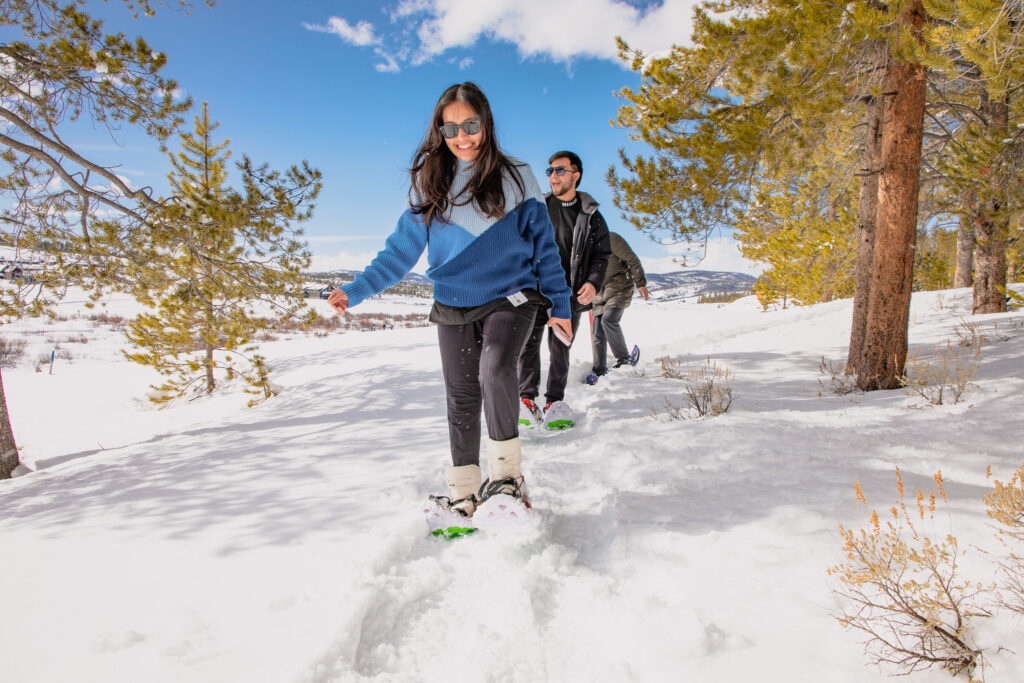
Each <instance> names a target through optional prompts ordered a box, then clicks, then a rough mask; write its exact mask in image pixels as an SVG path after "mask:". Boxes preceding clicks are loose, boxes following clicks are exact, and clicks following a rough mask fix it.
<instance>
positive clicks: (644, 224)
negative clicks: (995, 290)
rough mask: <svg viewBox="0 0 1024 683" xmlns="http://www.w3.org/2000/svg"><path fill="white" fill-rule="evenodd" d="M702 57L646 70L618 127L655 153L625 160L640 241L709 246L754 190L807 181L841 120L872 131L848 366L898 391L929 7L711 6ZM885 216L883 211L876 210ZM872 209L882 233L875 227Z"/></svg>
mask: <svg viewBox="0 0 1024 683" xmlns="http://www.w3.org/2000/svg"><path fill="white" fill-rule="evenodd" d="M704 7H705V8H710V9H712V10H714V11H719V12H729V13H731V16H730V18H729V19H727V20H725V21H718V20H714V19H712V18H711V17H710V15H709V14H708V13H707V12H706V11H705V10H704V9H698V10H697V13H696V18H695V21H694V26H695V30H694V35H693V43H694V47H692V48H675V49H674V50H673V51H672V53H671V54H670V55H669V56H668V57H667V58H662V59H653V60H645V59H644V58H643V56H642V55H639V54H636V53H630V52H629V51H628V49H627V48H626V47H625V46H623V47H622V49H621V50H620V52H622V53H623V56H624V57H630V56H631V57H632V65H633V68H634V69H635V70H637V71H641V72H642V75H643V81H642V85H641V89H640V90H639V91H637V92H633V91H632V90H629V89H624V90H623V91H621V93H620V94H621V96H622V97H623V98H624V99H626V100H627V102H629V104H628V105H626V106H624V107H623V108H621V109H620V115H619V120H618V123H619V125H622V126H626V127H629V128H631V129H632V131H633V133H632V136H633V137H634V139H636V140H642V141H644V142H647V143H648V144H650V145H651V146H652V148H653V149H654V150H655V155H654V158H653V159H645V158H643V157H642V156H638V157H636V158H633V159H629V158H627V157H626V156H625V155H624V154H623V155H621V156H622V165H623V167H624V168H625V170H626V172H627V173H628V174H629V177H626V178H619V177H618V175H617V173H616V172H615V171H614V169H613V170H611V171H610V172H609V182H610V184H611V185H612V187H613V189H615V190H616V205H617V206H619V207H620V208H622V209H624V210H625V211H626V212H627V213H630V214H632V215H631V218H632V219H633V221H634V225H636V226H637V227H638V228H640V229H645V230H666V231H668V232H669V233H670V234H671V235H673V236H674V237H676V238H677V239H684V240H692V239H694V238H695V237H696V238H697V239H698V240H699V239H701V238H703V237H704V236H706V235H707V233H708V232H709V231H710V230H713V229H715V228H717V227H723V226H724V227H729V226H734V225H736V223H737V216H738V215H740V214H742V213H743V212H744V211H746V210H747V207H748V206H749V204H750V201H751V199H752V197H753V196H754V193H753V190H754V188H756V187H757V185H758V184H760V183H762V182H764V181H765V179H766V178H771V177H773V175H774V174H776V173H777V171H778V169H780V168H782V167H785V166H790V167H793V168H800V166H801V165H802V164H806V163H807V157H808V156H809V154H810V152H811V151H812V150H813V149H814V148H815V147H816V146H817V145H820V144H822V142H823V140H824V139H825V138H824V131H827V130H828V128H829V124H830V123H832V122H834V121H835V120H836V118H837V117H843V118H849V117H850V116H852V115H855V114H856V113H857V112H858V111H863V112H864V113H863V114H862V117H863V118H864V120H865V122H866V123H868V125H867V126H865V144H864V150H865V153H864V159H865V162H866V163H865V168H863V169H862V170H861V172H860V173H861V178H862V188H861V192H860V195H861V202H860V209H859V210H860V213H861V219H860V220H859V221H858V223H859V224H860V226H861V227H862V228H865V229H870V228H871V226H872V225H874V226H875V227H874V233H873V234H868V235H866V236H865V235H863V234H862V235H861V237H860V242H859V246H860V249H859V251H862V252H866V255H867V256H868V258H865V259H860V260H859V261H858V267H857V268H858V270H857V290H856V293H855V313H859V315H855V319H854V325H853V333H852V335H851V347H850V359H849V362H848V366H849V367H851V368H854V367H855V368H856V369H857V373H858V381H859V382H860V384H861V386H862V388H864V389H883V388H893V387H895V386H896V381H897V380H896V378H897V374H898V371H899V370H898V369H897V368H896V366H899V367H900V368H901V367H902V366H901V364H902V362H903V360H904V359H905V357H906V337H907V329H906V328H907V325H908V323H909V302H910V298H909V297H910V291H911V277H912V270H911V269H912V265H913V250H914V237H915V235H916V229H917V192H918V187H919V174H918V170H919V168H920V155H921V143H922V139H923V116H924V108H923V107H924V87H925V81H924V73H925V69H924V67H923V66H922V65H921V63H920V59H919V58H918V57H917V54H916V52H917V50H918V46H919V45H920V43H921V31H922V29H923V26H924V23H925V19H926V15H925V13H924V10H923V8H922V5H921V3H920V2H919V1H917V2H906V1H904V2H894V3H888V4H886V3H857V4H853V5H833V4H830V3H799V2H791V1H789V0H774V1H771V0H765V1H760V2H758V1H741V0H736V1H733V2H715V3H707V4H706V5H705V6H704ZM872 203H874V204H875V207H874V208H873V209H872V208H871V205H872ZM865 210H868V211H870V212H871V215H870V216H869V217H868V218H870V220H863V218H864V216H863V214H864V212H865Z"/></svg>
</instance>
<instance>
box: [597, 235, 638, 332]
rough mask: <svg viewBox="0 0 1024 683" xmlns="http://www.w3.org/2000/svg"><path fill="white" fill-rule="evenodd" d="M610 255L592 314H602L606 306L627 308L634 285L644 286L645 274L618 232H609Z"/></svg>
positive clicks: (631, 297) (631, 298)
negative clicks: (602, 284) (602, 285)
mask: <svg viewBox="0 0 1024 683" xmlns="http://www.w3.org/2000/svg"><path fill="white" fill-rule="evenodd" d="M609 238H610V241H611V245H612V256H611V258H610V259H608V271H607V273H606V274H605V278H604V287H602V288H601V290H600V291H598V293H597V296H596V297H594V315H603V314H604V311H605V309H608V308H627V307H629V304H630V302H631V301H632V300H633V289H634V288H635V287H646V286H647V276H646V275H645V274H644V267H643V266H642V265H640V259H639V258H637V256H636V254H635V253H633V250H632V249H630V248H629V244H627V243H626V240H624V239H622V237H621V236H620V235H619V234H618V233H614V232H613V233H609Z"/></svg>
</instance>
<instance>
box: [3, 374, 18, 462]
mask: <svg viewBox="0 0 1024 683" xmlns="http://www.w3.org/2000/svg"><path fill="white" fill-rule="evenodd" d="M18 462H19V461H18V446H17V445H16V444H15V443H14V431H13V430H12V429H11V416H10V415H9V414H8V413H7V396H6V395H5V394H4V380H3V376H2V374H0V479H10V478H11V473H12V472H14V468H15V467H17V466H18Z"/></svg>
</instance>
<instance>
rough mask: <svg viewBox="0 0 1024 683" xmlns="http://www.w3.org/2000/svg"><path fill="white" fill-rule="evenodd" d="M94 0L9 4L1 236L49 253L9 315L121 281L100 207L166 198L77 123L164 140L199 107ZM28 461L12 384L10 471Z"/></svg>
mask: <svg viewBox="0 0 1024 683" xmlns="http://www.w3.org/2000/svg"><path fill="white" fill-rule="evenodd" d="M206 1H207V4H209V5H212V4H213V0H206ZM123 4H124V5H125V6H126V7H127V8H128V9H129V10H131V11H133V12H135V13H136V15H138V14H140V13H142V14H146V15H151V14H153V13H154V9H155V8H156V7H158V6H160V5H165V6H168V5H169V6H171V7H175V6H177V7H184V8H187V7H189V6H190V2H189V1H188V0H168V2H160V1H159V0H123ZM85 5H86V3H85V1H84V0H31V1H30V0H4V1H2V2H0V27H2V28H3V34H4V35H3V38H0V59H2V61H3V73H2V75H0V118H2V119H3V121H4V123H5V126H4V127H3V130H2V131H0V168H2V169H3V172H2V175H0V198H2V199H3V207H2V208H0V242H3V243H4V244H7V245H10V246H12V247H14V248H15V250H16V252H17V253H18V254H22V253H26V252H27V253H33V254H38V253H43V254H46V256H47V262H46V265H45V267H44V269H43V271H42V272H41V273H39V274H38V275H37V277H36V278H35V282H34V283H25V284H18V285H16V286H15V285H11V286H5V287H3V288H0V319H5V320H10V319H14V318H18V317H21V316H25V315H40V314H42V313H44V312H45V311H46V310H47V307H48V305H49V304H50V303H52V301H53V300H54V297H55V296H58V295H59V294H60V292H61V290H62V288H63V287H65V286H67V285H68V284H80V285H85V286H88V285H90V284H96V283H99V284H100V285H102V284H107V283H109V282H111V281H112V280H114V279H116V278H117V277H119V268H118V266H117V262H115V261H110V260H107V261H105V262H103V261H102V260H101V259H99V255H98V254H96V253H94V252H93V250H92V240H91V237H92V232H91V228H90V225H91V221H92V219H93V217H94V215H95V213H96V212H97V211H99V210H102V211H104V212H108V213H110V212H112V213H114V214H116V215H119V216H125V215H135V216H136V217H140V215H141V214H139V209H140V207H148V206H151V205H152V204H153V203H154V200H153V199H152V198H151V197H150V196H149V192H148V191H147V190H146V189H138V188H133V187H130V186H129V185H128V184H127V183H125V182H124V180H123V179H122V178H121V177H120V176H118V175H117V173H116V172H115V171H114V169H112V168H109V167H106V166H104V165H103V164H101V163H98V162H97V161H96V160H95V159H91V158H89V156H88V155H87V154H86V153H84V151H83V150H81V149H75V148H74V147H72V146H71V145H69V144H68V143H67V141H66V140H64V139H63V136H62V134H63V132H64V130H65V124H66V123H67V122H68V121H73V120H83V119H84V120H91V121H92V123H93V124H94V125H96V127H97V128H99V129H105V130H106V131H107V132H109V133H110V135H111V137H112V138H113V139H117V138H118V128H119V127H120V126H122V125H124V124H126V123H128V124H132V125H134V126H137V127H138V128H140V129H141V130H143V131H145V132H146V133H147V134H148V135H150V136H151V137H152V138H154V139H155V140H157V141H162V140H164V139H166V138H167V137H168V136H169V135H171V134H172V133H173V132H174V130H175V129H176V128H177V126H178V125H179V124H180V123H181V121H182V119H181V115H182V113H183V112H185V111H188V110H189V109H190V108H191V106H192V103H191V100H189V99H187V98H185V99H182V100H178V101H176V100H175V99H174V98H173V96H172V93H174V92H175V91H176V89H177V84H176V83H175V82H174V81H173V80H169V79H167V78H164V77H162V76H161V75H160V71H161V70H162V69H163V67H164V64H165V61H166V59H165V57H164V55H163V54H161V53H160V52H158V51H156V50H154V49H153V48H151V47H150V46H149V45H147V44H146V42H145V41H144V40H143V39H142V38H136V39H134V40H131V39H128V38H126V36H125V35H124V34H121V33H114V34H109V33H105V32H104V31H103V24H102V22H100V21H97V20H95V19H93V18H92V17H91V16H90V15H89V14H88V13H86V12H85V11H84V10H83V8H84V7H85ZM57 245H59V246H60V249H59V250H58V249H55V248H54V247H56V246H57ZM122 256H123V254H122ZM97 278H98V279H99V280H97ZM17 464H18V457H17V447H16V445H15V440H14V434H13V430H12V428H11V424H10V419H9V417H8V412H7V404H6V398H5V396H4V394H3V391H2V381H0V479H3V478H7V477H9V476H10V474H11V472H12V471H13V469H14V468H15V467H16V466H17Z"/></svg>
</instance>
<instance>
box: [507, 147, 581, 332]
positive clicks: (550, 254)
mask: <svg viewBox="0 0 1024 683" xmlns="http://www.w3.org/2000/svg"><path fill="white" fill-rule="evenodd" d="M516 171H517V172H518V173H519V177H520V178H521V179H522V181H523V186H524V189H525V190H526V197H525V199H524V204H527V205H528V207H524V208H527V209H528V211H529V212H530V213H529V217H528V219H527V224H526V229H527V231H528V234H529V236H530V239H531V240H532V241H533V272H534V275H535V276H536V277H537V283H538V284H539V286H540V293H541V294H543V295H544V296H546V297H547V298H548V299H549V300H550V301H551V316H552V317H554V318H566V319H568V318H571V317H572V303H571V301H572V290H570V289H569V285H567V284H566V282H567V280H566V277H565V270H564V269H563V268H562V258H561V256H559V255H558V245H557V244H555V229H554V228H553V227H552V226H551V218H550V217H549V216H548V206H547V204H546V203H545V202H544V193H543V192H542V191H541V189H540V185H539V184H537V178H536V177H535V176H534V175H533V171H532V170H530V167H529V166H528V165H526V164H524V163H522V162H516Z"/></svg>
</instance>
